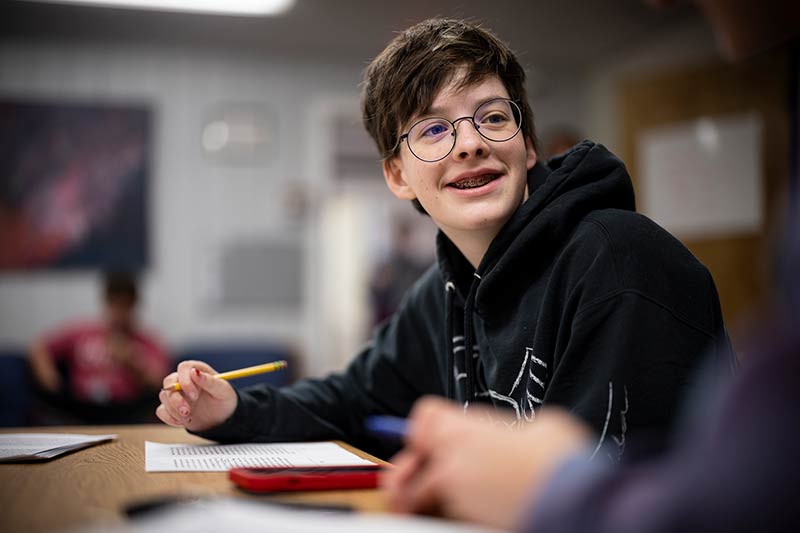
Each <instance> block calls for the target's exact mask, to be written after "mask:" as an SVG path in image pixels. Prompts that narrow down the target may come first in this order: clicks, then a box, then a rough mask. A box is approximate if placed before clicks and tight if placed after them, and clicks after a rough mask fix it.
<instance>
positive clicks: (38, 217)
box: [0, 98, 151, 271]
mask: <svg viewBox="0 0 800 533" xmlns="http://www.w3.org/2000/svg"><path fill="white" fill-rule="evenodd" d="M150 131H151V113H150V111H149V109H148V107H147V106H144V105H137V104H130V105H128V104H118V103H113V104H111V103H94V102H92V103H80V102H57V101H43V100H38V101H36V100H24V99H11V98H0V270H5V271H13V270H16V271H20V270H23V271H27V270H40V269H83V268H86V269H126V270H140V269H142V268H144V267H146V266H147V263H148V256H149V254H148V231H147V230H148V205H147V202H148V180H149V173H150V168H149V165H150V147H151V139H150Z"/></svg>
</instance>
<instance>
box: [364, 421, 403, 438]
mask: <svg viewBox="0 0 800 533" xmlns="http://www.w3.org/2000/svg"><path fill="white" fill-rule="evenodd" d="M364 427H366V429H367V431H369V432H370V433H372V434H373V435H375V436H377V437H381V438H384V439H388V440H395V441H400V442H402V441H403V440H405V438H406V435H408V421H407V420H406V419H405V418H400V417H397V416H368V417H367V418H366V420H364Z"/></svg>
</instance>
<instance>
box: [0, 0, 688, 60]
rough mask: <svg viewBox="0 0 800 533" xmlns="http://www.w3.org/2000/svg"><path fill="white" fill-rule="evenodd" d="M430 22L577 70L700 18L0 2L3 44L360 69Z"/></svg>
mask: <svg viewBox="0 0 800 533" xmlns="http://www.w3.org/2000/svg"><path fill="white" fill-rule="evenodd" d="M432 16H447V17H458V18H475V19H477V20H480V21H481V22H483V23H484V24H485V25H486V26H487V27H489V28H491V29H492V30H494V31H495V32H496V33H497V34H498V35H499V36H500V37H501V38H502V39H503V40H505V41H506V42H508V43H509V44H510V45H511V47H512V48H513V49H514V50H515V51H517V52H518V54H519V55H520V58H521V60H522V62H523V63H524V64H526V65H536V66H538V67H547V68H560V67H567V68H568V69H569V70H583V69H585V68H589V67H590V66H591V65H593V64H596V63H597V62H599V61H603V60H606V59H609V58H611V57H613V55H614V54H616V53H619V52H621V51H625V50H627V49H630V48H631V47H635V46H636V45H637V44H638V43H641V42H643V41H644V40H646V39H648V37H651V36H652V35H653V34H654V33H655V32H658V31H662V30H665V29H667V28H668V27H669V26H671V25H673V26H674V25H678V24H682V23H685V22H687V21H689V20H690V19H693V18H696V17H698V14H697V13H696V12H695V11H694V10H693V9H691V8H690V7H689V6H685V5H679V6H677V7H675V8H672V9H669V10H658V9H654V8H651V7H649V6H648V5H647V2H646V0H581V1H578V0H529V1H521V0H490V1H487V0H439V1H432V0H403V1H390V2H382V1H370V0H297V4H296V5H295V6H294V8H293V9H292V10H291V11H289V12H288V13H286V14H284V15H282V16H279V17H275V18H245V17H230V16H222V17H220V16H211V15H192V14H179V13H164V12H145V11H133V10H122V9H107V8H98V7H86V6H66V5H61V4H47V3H38V2H22V1H18V0H5V1H2V2H0V36H2V37H0V39H5V40H15V41H20V40H22V41H26V42H32V43H33V42H37V41H52V40H55V41H58V42H65V41H83V42H85V41H92V42H102V43H147V44H151V45H153V44H154V45H178V46H192V47H199V48H214V49H233V50H241V51H247V52H252V53H263V54H269V55H273V54H281V55H286V56H291V57H298V56H299V57H311V58H315V59H319V58H324V59H328V60H331V61H335V62H344V63H354V64H358V65H363V64H364V63H365V62H367V61H368V60H369V59H370V58H371V57H373V56H374V55H375V54H376V53H377V52H379V51H380V50H381V49H382V48H383V46H384V45H385V44H386V43H387V42H388V40H389V39H391V38H392V36H393V35H394V34H395V33H396V32H397V31H399V30H402V29H404V28H405V27H407V26H409V25H411V24H413V23H414V22H417V21H419V20H422V19H425V18H428V17H432Z"/></svg>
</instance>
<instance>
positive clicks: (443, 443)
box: [384, 0, 800, 533]
mask: <svg viewBox="0 0 800 533" xmlns="http://www.w3.org/2000/svg"><path fill="white" fill-rule="evenodd" d="M658 3H665V2H658ZM698 3H699V4H700V6H701V7H702V9H703V10H704V12H705V13H706V15H707V17H708V18H709V20H710V21H711V23H712V25H713V27H714V31H715V33H716V35H717V38H718V41H719V44H720V49H721V51H722V52H723V55H725V56H726V57H728V58H732V59H740V58H744V57H747V56H748V55H751V54H753V53H755V52H758V51H761V50H764V49H765V48H769V46H771V45H773V44H776V43H779V42H783V41H787V40H788V41H790V42H791V44H790V46H791V47H792V55H793V60H792V65H791V68H792V75H791V86H790V87H789V94H790V98H791V100H792V105H791V112H792V113H793V115H792V117H791V121H792V132H793V134H792V139H791V144H790V147H791V148H790V157H791V169H792V170H791V172H792V175H791V177H790V181H789V183H790V187H789V190H788V191H787V196H789V210H788V214H787V216H786V221H787V226H786V228H785V235H784V238H783V240H782V244H781V250H780V252H781V257H780V259H779V261H778V263H779V264H778V268H777V269H776V270H778V271H779V272H781V273H782V277H781V279H780V280H779V283H778V287H777V290H776V291H775V292H776V298H775V302H774V304H773V306H772V308H770V309H764V310H762V313H761V315H760V317H761V319H762V320H763V324H762V329H761V332H760V334H757V335H755V336H754V337H753V338H752V339H750V342H749V343H748V344H747V345H746V346H743V348H744V351H746V352H748V353H749V355H748V358H747V359H746V360H745V363H744V365H743V368H742V369H741V373H740V374H739V375H738V376H737V377H736V378H735V379H734V380H733V383H724V382H723V380H719V379H716V378H718V377H719V375H718V374H717V375H713V372H712V374H710V375H709V376H707V378H708V380H707V381H706V387H705V388H704V390H702V393H701V394H698V395H697V397H695V398H694V402H693V403H692V406H691V407H692V409H691V411H690V414H689V415H687V417H686V420H687V421H686V423H685V424H684V427H683V431H682V432H681V433H680V434H679V437H678V438H677V439H676V441H675V443H674V445H673V447H672V449H671V450H670V451H669V452H668V454H667V455H666V456H665V457H663V458H660V459H658V460H648V461H631V462H630V463H629V464H624V465H621V466H620V465H612V464H610V463H608V462H605V461H603V458H602V454H601V455H600V456H598V457H596V458H594V459H593V460H590V459H591V456H592V455H593V453H592V451H593V442H592V438H591V431H590V428H589V427H588V426H587V425H586V424H584V423H583V422H582V421H580V420H579V419H578V418H577V417H575V416H573V415H571V414H569V413H567V412H566V411H562V410H554V409H548V408H547V407H545V408H544V409H542V410H541V411H540V412H539V413H538V415H537V420H536V423H535V424H531V425H530V426H527V427H526V428H525V429H524V430H523V431H517V432H506V431H501V430H498V429H497V427H496V425H490V424H488V423H487V422H486V421H485V420H482V419H480V418H476V417H465V416H464V415H463V410H462V409H461V408H460V407H456V406H452V405H449V404H447V403H445V402H443V401H441V400H438V399H433V398H429V399H424V400H422V401H421V402H418V404H417V405H416V406H415V408H414V410H413V412H412V416H411V419H410V433H409V436H408V439H407V447H406V449H405V450H404V451H403V452H401V454H399V455H398V456H397V457H396V458H395V459H394V462H395V464H396V466H397V468H395V469H393V470H392V471H390V472H389V474H388V475H387V476H386V478H385V480H384V484H385V486H386V488H387V489H388V493H389V496H390V500H391V504H392V506H393V507H394V508H395V509H396V510H398V511H406V512H409V511H417V512H420V511H427V512H437V513H440V514H444V515H447V516H450V517H455V518H460V519H465V520H471V521H476V522H482V523H485V524H489V525H492V526H499V527H504V528H514V529H518V530H525V531H535V532H537V533H550V532H563V533H573V532H589V531H590V532H594V533H604V532H614V533H626V532H636V533H649V532H684V531H703V532H739V531H741V532H750V531H800V506H798V501H800V423H798V417H797V413H796V411H797V406H800V217H799V216H798V212H799V211H800V209H799V208H800V198H798V180H800V175H799V174H798V163H799V162H800V157H799V156H798V152H800V138H798V126H799V125H800V124H799V121H798V108H799V107H800V87H799V86H798V81H797V80H798V75H799V74H800V68H798V67H799V66H800V40H798V35H800V3H798V2H788V1H781V0H767V1H762V2H757V3H756V2H750V1H749V0H698Z"/></svg>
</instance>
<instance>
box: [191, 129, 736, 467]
mask: <svg viewBox="0 0 800 533" xmlns="http://www.w3.org/2000/svg"><path fill="white" fill-rule="evenodd" d="M528 190H529V191H532V193H531V194H530V197H529V198H528V200H527V201H526V202H525V203H523V205H521V206H520V208H519V209H518V210H517V211H516V212H515V213H514V215H513V216H512V218H511V219H510V220H509V221H508V222H507V223H506V225H505V226H504V227H503V228H502V230H501V231H500V233H499V234H498V235H497V236H496V238H495V239H494V241H493V242H492V243H491V245H490V246H489V249H488V250H487V252H486V254H485V255H484V258H483V260H482V261H481V263H480V265H479V266H478V269H477V270H475V269H473V268H472V266H471V265H470V264H469V262H467V260H466V259H465V258H464V256H463V255H462V254H461V253H460V252H459V251H458V249H457V248H456V247H455V245H453V243H452V242H451V241H450V240H449V239H448V238H447V237H446V236H445V235H444V234H443V233H441V232H440V233H439V235H438V238H437V256H438V268H437V267H436V266H434V267H432V268H431V269H430V270H429V271H428V272H427V273H425V274H424V275H423V276H422V277H421V278H420V280H419V281H418V282H417V283H416V284H415V285H414V287H413V288H412V289H411V290H410V291H409V293H408V295H407V296H406V298H405V300H404V302H403V303H402V304H401V307H400V309H399V310H398V311H397V312H396V313H395V315H394V316H393V317H392V318H391V319H390V320H388V321H387V322H386V323H384V324H383V325H382V326H380V327H378V328H377V329H376V331H375V333H374V336H373V338H372V341H371V342H370V343H369V344H368V345H367V346H366V347H365V348H364V349H363V350H362V351H361V353H360V354H359V355H358V356H357V357H356V358H355V359H354V360H353V361H352V362H351V363H350V365H349V366H348V367H347V368H346V369H345V370H344V372H342V373H340V374H333V375H331V376H329V377H327V378H325V379H321V380H318V379H309V380H303V381H300V382H298V383H297V384H295V385H293V386H291V387H286V388H283V389H280V390H276V389H273V388H270V387H268V386H264V387H256V388H251V389H245V390H243V391H237V394H238V396H239V403H238V406H237V408H236V411H235V412H234V414H233V415H232V416H231V418H230V419H229V420H227V421H226V422H225V423H224V424H222V425H220V426H218V427H216V428H214V429H213V430H211V431H208V432H203V433H200V434H201V435H202V436H205V437H207V438H211V439H215V440H220V441H223V442H232V441H287V440H290V441H294V440H327V439H341V440H345V441H347V442H350V443H351V444H353V445H355V446H358V447H360V448H362V449H365V450H367V451H371V452H373V453H375V454H377V455H380V456H382V457H388V455H389V454H391V453H392V452H393V451H395V450H396V447H394V446H386V445H384V443H380V442H377V441H375V440H373V439H371V438H370V437H369V436H368V435H367V434H366V433H365V431H364V428H363V422H364V418H365V417H366V416H369V415H373V414H390V415H396V416H401V417H404V416H407V415H408V413H409V411H410V409H411V406H412V404H413V403H414V401H415V400H417V399H418V398H419V397H420V396H422V395H425V394H434V395H442V396H447V397H450V398H453V399H455V400H457V401H458V402H460V403H462V404H464V405H465V406H467V407H468V406H469V404H472V403H476V402H480V403H489V404H493V405H494V406H496V407H498V408H507V409H508V410H509V412H511V413H512V414H513V415H514V417H515V419H516V420H517V422H518V423H524V422H527V421H532V420H534V418H535V417H536V413H537V412H538V410H539V408H540V407H541V406H542V405H543V404H553V405H561V406H563V407H566V408H567V409H569V410H570V411H572V412H573V413H574V414H576V415H578V416H580V417H581V418H583V419H584V420H586V421H587V422H588V423H589V424H590V425H591V426H592V427H593V428H594V429H595V430H596V432H597V435H598V442H597V449H598V450H599V449H601V445H602V444H608V443H611V442H612V439H613V443H614V444H616V446H614V447H611V448H609V447H603V448H602V449H604V450H606V451H607V450H609V449H612V450H615V451H614V452H613V453H615V454H617V453H620V454H621V453H622V451H623V450H624V448H625V445H626V442H627V441H628V440H630V438H631V437H635V436H637V435H641V434H643V433H645V432H646V433H652V432H654V431H655V432H663V431H665V430H668V429H669V427H670V426H671V424H672V422H673V418H674V416H675V413H676V410H677V407H678V403H679V401H680V397H681V396H682V394H683V392H684V389H685V388H686V387H687V386H688V384H689V380H690V378H691V377H692V374H693V373H694V369H695V368H696V367H697V366H698V364H699V363H700V360H701V356H702V355H703V354H705V353H718V354H720V355H719V356H720V357H731V356H732V354H731V352H730V347H729V344H728V341H727V336H726V334H725V332H724V327H723V324H722V316H721V312H720V307H719V299H718V296H717V292H716V289H715V287H714V282H713V280H712V279H711V276H710V274H709V273H708V271H707V270H706V268H705V267H704V266H703V265H702V264H700V263H699V262H698V261H697V259H695V258H694V257H693V256H692V254H691V253H690V252H689V251H688V250H687V249H686V248H685V247H684V246H683V245H682V244H681V243H680V242H679V241H677V240H676V239H675V238H674V237H672V236H671V235H669V234H668V233H667V232H666V231H664V230H663V229H662V228H660V227H659V226H658V225H656V224H655V223H654V222H652V221H650V220H649V219H647V218H646V217H644V216H642V215H639V214H637V213H635V212H634V209H635V206H634V196H633V187H632V184H631V181H630V177H629V176H628V174H627V172H626V170H625V167H624V165H623V164H622V162H621V161H620V160H619V159H617V158H616V157H614V155H613V154H611V153H610V152H608V151H607V150H606V149H605V148H604V147H603V146H601V145H597V144H594V143H591V142H588V141H585V142H583V143H581V144H579V145H578V146H576V147H575V148H573V149H572V150H571V151H570V152H568V153H567V154H565V155H564V156H561V157H559V158H556V159H554V160H551V161H550V162H549V167H548V166H545V165H541V164H537V165H536V166H535V167H534V168H533V169H532V170H531V171H530V172H529V173H528Z"/></svg>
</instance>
